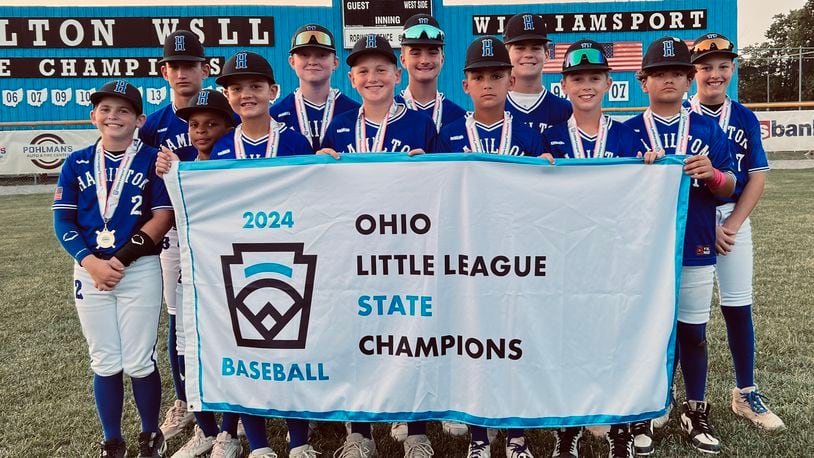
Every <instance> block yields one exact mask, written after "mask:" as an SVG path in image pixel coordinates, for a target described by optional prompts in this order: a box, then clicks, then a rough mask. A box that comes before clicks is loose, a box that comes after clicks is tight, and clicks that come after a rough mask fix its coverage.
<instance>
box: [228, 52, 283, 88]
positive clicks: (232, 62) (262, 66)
mask: <svg viewBox="0 0 814 458" xmlns="http://www.w3.org/2000/svg"><path fill="white" fill-rule="evenodd" d="M234 76H259V77H262V78H266V79H267V80H269V84H274V71H272V69H271V64H269V62H268V61H267V60H266V59H265V58H264V57H263V56H261V55H260V54H257V53H256V52H250V51H240V52H238V53H236V54H235V55H234V56H232V57H230V58H229V60H227V61H226V63H225V64H223V73H221V75H220V76H219V77H217V79H215V82H216V83H217V84H220V85H221V86H226V84H227V82H228V81H229V78H232V77H234Z"/></svg>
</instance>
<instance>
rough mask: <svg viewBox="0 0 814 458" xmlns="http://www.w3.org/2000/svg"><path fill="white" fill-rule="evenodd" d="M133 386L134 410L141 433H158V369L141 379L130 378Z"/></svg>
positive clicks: (159, 388)
mask: <svg viewBox="0 0 814 458" xmlns="http://www.w3.org/2000/svg"><path fill="white" fill-rule="evenodd" d="M130 381H131V382H132V384H133V397H134V398H136V409H137V410H138V414H139V417H141V430H142V431H143V432H150V433H151V432H157V431H158V415H159V410H160V409H161V376H160V375H158V368H157V367H156V368H155V370H153V373H152V374H150V375H148V376H146V377H141V378H136V377H130Z"/></svg>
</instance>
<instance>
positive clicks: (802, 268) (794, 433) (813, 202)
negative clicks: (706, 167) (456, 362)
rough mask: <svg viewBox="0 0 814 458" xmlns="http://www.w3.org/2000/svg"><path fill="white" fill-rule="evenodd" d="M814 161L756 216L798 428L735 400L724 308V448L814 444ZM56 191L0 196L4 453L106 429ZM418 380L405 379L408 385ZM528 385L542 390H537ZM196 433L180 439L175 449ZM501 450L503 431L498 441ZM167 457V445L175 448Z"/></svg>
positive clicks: (718, 367) (718, 383) (715, 354)
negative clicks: (735, 408)
mask: <svg viewBox="0 0 814 458" xmlns="http://www.w3.org/2000/svg"><path fill="white" fill-rule="evenodd" d="M813 184H814V169H808V170H780V171H773V172H771V173H770V175H769V181H768V185H767V190H766V194H765V197H764V199H763V201H762V202H761V204H760V205H759V207H758V208H757V210H756V211H755V213H754V215H753V218H752V226H753V231H754V236H755V246H756V249H755V259H756V265H755V293H756V298H755V308H754V312H755V323H756V328H757V338H758V341H757V374H756V378H757V381H758V383H759V384H760V385H761V387H762V389H763V391H764V392H765V394H767V395H768V396H769V397H770V401H769V403H770V405H771V406H772V407H773V409H774V410H775V412H777V413H778V414H779V415H780V416H781V417H782V418H783V419H784V420H785V422H786V424H787V426H788V430H787V431H785V432H784V433H780V434H776V435H770V434H766V433H762V432H760V431H758V430H757V429H755V428H754V427H752V426H751V424H749V423H747V422H746V421H744V420H743V419H740V418H738V417H736V416H735V415H734V414H733V413H732V412H731V411H730V410H729V407H728V404H729V396H730V395H729V391H730V389H731V388H732V386H734V374H733V373H732V364H731V360H730V358H729V351H728V348H727V344H726V335H725V333H724V326H723V321H722V319H721V316H720V312H718V310H717V309H713V316H712V321H711V323H710V326H709V329H710V333H709V341H710V375H709V387H708V395H707V399H708V400H709V401H711V402H712V404H713V411H712V422H713V425H714V426H715V427H716V428H717V430H718V432H719V435H720V437H721V439H722V441H723V445H724V455H725V456H741V457H778V456H809V455H808V454H809V453H812V452H811V450H814V431H812V430H811V422H812V420H814V330H812V327H814V294H812V288H811V286H810V285H811V283H810V282H811V280H812V272H814V260H812V254H814V190H813V189H814V187H813V186H812V185H813ZM50 202H51V196H49V195H45V194H39V195H32V196H15V197H0V221H2V224H0V258H2V266H3V268H2V270H0V297H2V299H3V300H4V302H5V303H4V305H3V307H0V348H2V354H3V355H5V356H4V361H3V362H2V364H0V400H2V403H3V407H2V410H1V411H0V431H2V434H1V436H2V440H0V457H6V456H9V457H11V456H14V457H16V456H31V457H44V456H59V457H78V456H95V454H97V453H98V450H97V449H96V448H95V447H94V446H93V442H94V441H98V440H100V438H101V427H100V426H99V422H98V419H97V417H96V411H95V407H94V402H93V395H92V390H91V371H90V369H89V365H88V356H87V349H86V346H85V341H84V338H83V337H82V333H81V330H80V327H79V322H78V319H77V316H76V312H75V310H74V305H73V295H72V293H73V291H72V288H71V286H72V281H71V275H72V274H71V261H70V258H69V256H68V255H67V254H66V253H65V252H64V251H63V250H62V249H61V247H60V246H59V244H58V243H57V241H56V239H55V238H54V235H53V229H52V224H51V211H50ZM160 335H161V337H160V342H159V347H160V348H159V351H160V361H161V367H160V371H161V375H162V377H163V383H164V400H165V403H164V407H162V411H163V410H164V409H166V407H168V406H169V405H170V403H171V402H172V400H171V397H172V396H173V390H172V387H171V381H170V375H169V374H170V372H169V365H168V364H167V361H166V354H167V353H166V314H164V316H163V317H162V322H161V333H160ZM409 389H410V387H405V390H409ZM529 395H530V396H532V395H533V393H529ZM124 425H125V428H126V429H125V436H126V439H127V440H128V444H129V446H130V456H135V455H136V447H135V445H136V441H135V437H136V435H137V433H138V425H139V423H138V416H137V414H136V411H135V406H134V405H133V402H132V396H131V395H130V394H129V393H127V394H126V396H125V418H124ZM387 431H388V429H387V427H386V426H385V425H379V426H378V427H377V428H376V439H377V444H378V446H379V451H380V456H383V457H399V456H402V455H403V451H402V450H403V449H402V447H401V445H400V444H397V443H395V442H393V441H392V440H391V439H390V438H389V436H388V434H387ZM269 436H270V438H271V440H272V446H273V447H274V449H275V450H276V451H277V452H278V453H280V456H281V457H284V456H287V454H285V453H282V452H283V451H284V450H287V446H286V444H285V442H284V441H285V426H284V423H283V422H282V421H280V420H274V421H271V422H269ZM187 437H188V436H184V437H181V438H177V439H175V440H173V441H172V442H171V443H170V447H169V452H170V454H171V453H172V452H174V451H175V450H176V449H177V448H178V447H180V446H181V445H182V444H183V443H184V442H185V441H186V439H187ZM528 437H530V438H531V443H532V450H533V452H534V453H535V455H536V456H537V457H538V458H539V457H545V456H550V453H551V449H552V447H553V445H554V440H553V438H552V436H551V434H550V433H548V432H546V431H544V430H534V431H529V432H528ZM343 438H344V427H343V426H342V425H341V424H328V425H326V426H324V427H320V428H319V429H318V431H317V432H316V435H315V436H314V438H313V440H312V443H313V444H314V446H315V447H316V448H317V449H318V450H320V451H322V452H323V455H322V456H331V454H332V453H333V451H334V449H335V448H336V447H337V446H339V445H340V444H341V442H342V440H343ZM430 438H431V439H432V442H433V446H434V447H435V456H438V457H464V456H465V454H466V448H467V441H466V440H464V439H452V438H448V437H445V436H443V435H442V434H441V432H440V426H439V425H438V424H437V423H436V424H431V425H430ZM656 440H657V442H658V449H657V451H656V454H657V456H662V457H674V456H696V455H698V454H697V453H695V452H694V451H693V450H692V449H691V448H690V446H689V445H688V444H687V441H686V440H685V439H684V437H683V436H682V435H681V433H680V431H679V429H678V427H677V425H676V421H675V417H674V418H673V421H671V423H670V425H669V426H668V427H667V428H666V429H664V430H661V431H657V433H656ZM492 450H493V456H494V457H503V456H504V452H503V442H502V440H501V439H500V438H499V439H498V440H497V441H496V443H495V445H494V446H493V449H492ZM582 452H583V456H605V455H606V454H607V447H606V446H605V444H604V441H600V440H598V439H589V440H587V441H586V442H584V443H583V447H582ZM167 456H169V454H168V455H167Z"/></svg>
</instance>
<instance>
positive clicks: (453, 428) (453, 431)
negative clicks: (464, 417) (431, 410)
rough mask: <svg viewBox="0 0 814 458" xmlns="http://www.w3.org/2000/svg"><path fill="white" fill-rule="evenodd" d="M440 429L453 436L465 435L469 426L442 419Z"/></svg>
mask: <svg viewBox="0 0 814 458" xmlns="http://www.w3.org/2000/svg"><path fill="white" fill-rule="evenodd" d="M441 429H442V430H443V431H444V433H446V434H449V435H450V436H453V437H460V436H465V435H466V433H468V432H469V426H466V425H465V424H463V423H458V422H455V421H442V422H441Z"/></svg>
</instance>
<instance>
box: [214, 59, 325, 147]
mask: <svg viewBox="0 0 814 458" xmlns="http://www.w3.org/2000/svg"><path fill="white" fill-rule="evenodd" d="M215 81H216V82H217V83H218V84H220V85H221V86H223V87H224V88H225V89H226V98H227V99H229V105H231V107H232V110H234V112H235V113H237V115H238V116H240V125H239V126H237V128H236V129H235V131H234V133H233V134H230V135H226V136H224V137H222V138H221V139H220V140H218V141H217V142H216V143H215V146H214V147H213V148H212V159H262V158H270V157H278V156H293V155H298V154H313V152H314V150H313V148H312V146H311V143H310V142H309V141H308V140H307V139H306V138H305V137H303V136H302V134H300V133H299V132H297V131H295V130H294V129H292V128H291V127H288V126H286V125H285V124H283V123H280V122H277V121H276V120H275V119H274V118H273V117H272V116H271V115H270V114H269V101H270V100H271V99H273V98H274V96H275V95H276V93H277V87H276V86H275V83H274V72H273V71H272V69H271V65H269V63H268V61H267V60H266V59H264V58H263V56H261V55H260V54H257V53H253V52H247V51H241V52H238V53H237V54H235V55H234V56H232V57H231V58H229V60H228V61H226V63H225V64H224V66H223V73H222V74H221V76H219V77H218V79H217V80H215Z"/></svg>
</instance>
